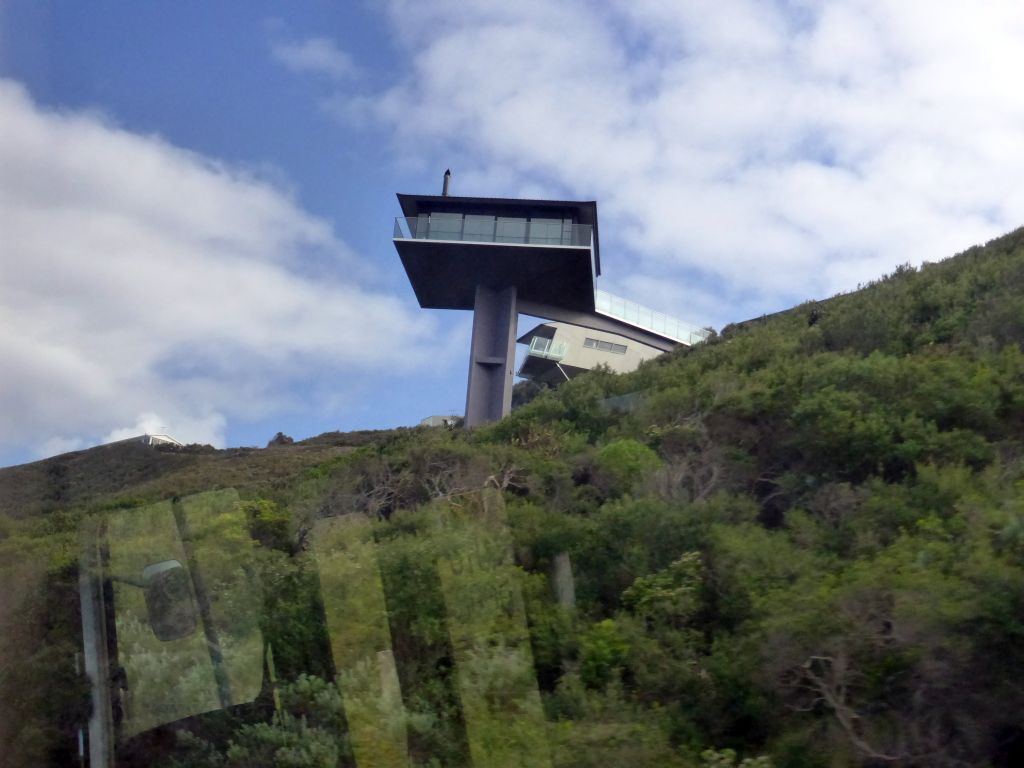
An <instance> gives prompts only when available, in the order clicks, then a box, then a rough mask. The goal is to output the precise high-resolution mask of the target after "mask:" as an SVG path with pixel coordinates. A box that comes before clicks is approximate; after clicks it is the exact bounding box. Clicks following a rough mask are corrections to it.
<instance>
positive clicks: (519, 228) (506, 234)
mask: <svg viewBox="0 0 1024 768" xmlns="http://www.w3.org/2000/svg"><path fill="white" fill-rule="evenodd" d="M494 239H495V241H496V242H499V243H525V242H526V219H514V218H506V217H504V216H499V217H498V223H497V229H496V230H495V236H494Z"/></svg>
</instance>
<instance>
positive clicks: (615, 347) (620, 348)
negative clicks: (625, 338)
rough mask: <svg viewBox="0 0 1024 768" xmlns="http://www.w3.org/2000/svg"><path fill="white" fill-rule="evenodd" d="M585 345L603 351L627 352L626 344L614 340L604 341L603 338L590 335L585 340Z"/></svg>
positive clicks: (622, 353)
mask: <svg viewBox="0 0 1024 768" xmlns="http://www.w3.org/2000/svg"><path fill="white" fill-rule="evenodd" d="M583 346H584V347H589V348H590V349H600V350H601V351H602V352H613V353H614V354H616V355H624V354H626V345H625V344H615V343H614V342H611V341H602V340H601V339H591V338H589V337H588V338H586V339H585V340H584V341H583Z"/></svg>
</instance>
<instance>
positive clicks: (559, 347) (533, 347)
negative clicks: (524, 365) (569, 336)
mask: <svg viewBox="0 0 1024 768" xmlns="http://www.w3.org/2000/svg"><path fill="white" fill-rule="evenodd" d="M565 349H566V343H565V342H564V341H555V340H554V339H546V338H544V337H543V336H534V337H533V338H532V339H531V340H530V348H529V349H528V350H527V354H528V355H534V356H535V357H546V358H548V359H549V360H561V359H562V358H563V357H565Z"/></svg>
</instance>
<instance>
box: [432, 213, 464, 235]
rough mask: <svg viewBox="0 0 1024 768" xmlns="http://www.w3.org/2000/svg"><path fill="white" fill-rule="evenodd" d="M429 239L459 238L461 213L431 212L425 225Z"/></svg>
mask: <svg viewBox="0 0 1024 768" xmlns="http://www.w3.org/2000/svg"><path fill="white" fill-rule="evenodd" d="M427 237H428V238H429V239H430V240H461V239H462V214H461V213H432V214H430V220H429V222H428V226H427Z"/></svg>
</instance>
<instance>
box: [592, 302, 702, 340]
mask: <svg viewBox="0 0 1024 768" xmlns="http://www.w3.org/2000/svg"><path fill="white" fill-rule="evenodd" d="M594 309H595V310H596V311H597V312H598V313H599V314H602V315H607V316H608V317H614V318H616V319H617V320H624V321H626V322H627V323H629V324H630V325H635V326H636V327H637V328H643V329H645V330H648V331H653V332H654V333H657V334H658V335H660V336H667V337H668V338H670V339H675V340H676V341H679V342H682V343H683V344H697V343H699V342H702V341H704V340H705V339H707V337H708V336H709V335H710V332H709V331H708V330H706V329H704V328H698V327H697V326H695V325H691V324H690V323H685V322H683V321H682V320H679V319H677V318H674V317H672V316H670V315H666V314H665V313H664V312H656V311H655V310H653V309H651V308H649V307H645V306H642V305H640V304H637V303H636V302H635V301H629V300H628V299H624V298H622V297H621V296H615V295H614V294H611V293H608V292H607V291H601V290H595V291H594Z"/></svg>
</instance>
